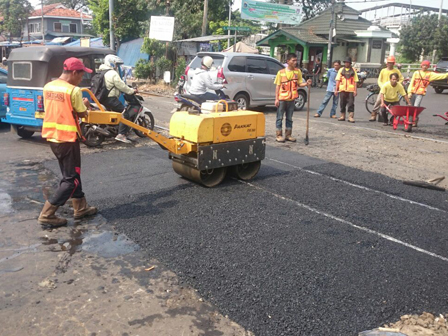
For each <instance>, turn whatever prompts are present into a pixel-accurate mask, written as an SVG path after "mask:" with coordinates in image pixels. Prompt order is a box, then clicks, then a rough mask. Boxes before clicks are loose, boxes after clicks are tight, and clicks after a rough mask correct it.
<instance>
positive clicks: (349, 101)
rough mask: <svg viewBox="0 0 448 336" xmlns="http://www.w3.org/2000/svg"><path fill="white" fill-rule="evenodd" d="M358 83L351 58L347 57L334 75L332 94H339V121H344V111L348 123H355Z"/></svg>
mask: <svg viewBox="0 0 448 336" xmlns="http://www.w3.org/2000/svg"><path fill="white" fill-rule="evenodd" d="M357 82H358V74H357V73H356V71H355V69H353V67H352V59H351V57H347V58H346V59H345V61H344V66H343V67H342V68H340V69H339V72H338V74H337V75H336V88H335V91H334V94H335V95H336V96H337V95H338V94H339V93H340V96H341V98H340V103H341V116H340V117H339V119H338V120H339V121H345V113H346V109H347V110H348V113H349V117H348V122H351V123H354V122H355V97H356V95H357V88H356V83H357Z"/></svg>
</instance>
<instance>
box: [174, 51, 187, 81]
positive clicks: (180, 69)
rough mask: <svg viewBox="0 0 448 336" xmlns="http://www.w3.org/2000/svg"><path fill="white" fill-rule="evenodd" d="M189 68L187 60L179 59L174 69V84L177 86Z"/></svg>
mask: <svg viewBox="0 0 448 336" xmlns="http://www.w3.org/2000/svg"><path fill="white" fill-rule="evenodd" d="M186 67H187V62H186V61H185V58H183V57H181V58H178V59H177V65H176V67H175V69H174V81H173V84H174V85H176V84H177V82H178V81H179V78H180V76H182V75H183V74H184V72H185V68H186Z"/></svg>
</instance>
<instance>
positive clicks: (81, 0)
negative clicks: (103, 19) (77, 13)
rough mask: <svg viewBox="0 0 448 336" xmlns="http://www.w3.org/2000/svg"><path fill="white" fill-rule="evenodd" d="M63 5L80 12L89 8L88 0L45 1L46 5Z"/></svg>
mask: <svg viewBox="0 0 448 336" xmlns="http://www.w3.org/2000/svg"><path fill="white" fill-rule="evenodd" d="M56 3H61V4H63V5H64V6H65V7H67V8H71V9H74V10H80V9H81V8H84V7H87V0H45V1H44V4H45V5H51V4H56Z"/></svg>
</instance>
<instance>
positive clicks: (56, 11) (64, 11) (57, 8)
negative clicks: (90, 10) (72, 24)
mask: <svg viewBox="0 0 448 336" xmlns="http://www.w3.org/2000/svg"><path fill="white" fill-rule="evenodd" d="M33 16H42V8H39V9H36V10H34V11H33V12H32V13H31V14H30V17H33ZM44 16H60V17H70V18H79V19H80V18H81V12H78V11H76V10H74V9H70V8H67V7H65V6H64V5H62V4H60V3H57V4H51V5H47V6H44ZM82 18H83V19H86V20H91V19H92V16H91V15H88V14H84V13H83V14H82Z"/></svg>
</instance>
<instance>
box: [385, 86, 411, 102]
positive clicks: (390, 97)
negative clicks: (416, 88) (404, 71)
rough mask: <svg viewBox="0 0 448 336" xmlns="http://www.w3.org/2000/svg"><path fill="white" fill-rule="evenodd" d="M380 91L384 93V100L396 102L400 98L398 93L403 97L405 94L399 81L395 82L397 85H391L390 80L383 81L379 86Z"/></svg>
mask: <svg viewBox="0 0 448 336" xmlns="http://www.w3.org/2000/svg"><path fill="white" fill-rule="evenodd" d="M381 93H382V94H383V95H384V100H385V101H387V102H389V103H395V102H398V101H399V100H400V96H399V95H401V96H403V97H404V96H405V95H406V91H405V90H404V87H403V85H401V83H397V85H395V86H392V84H391V83H390V82H387V83H384V85H383V87H382V88H381Z"/></svg>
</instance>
